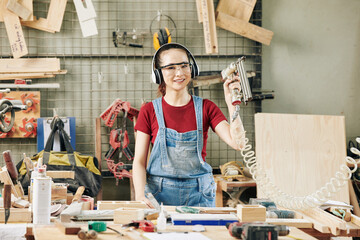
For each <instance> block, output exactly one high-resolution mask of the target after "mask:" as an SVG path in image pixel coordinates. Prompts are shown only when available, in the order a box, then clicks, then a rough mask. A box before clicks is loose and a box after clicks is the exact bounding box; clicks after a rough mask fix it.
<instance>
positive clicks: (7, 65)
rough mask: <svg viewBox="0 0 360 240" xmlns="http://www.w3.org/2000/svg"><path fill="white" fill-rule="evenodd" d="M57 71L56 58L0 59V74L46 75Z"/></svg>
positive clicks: (57, 60)
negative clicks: (41, 73)
mask: <svg viewBox="0 0 360 240" xmlns="http://www.w3.org/2000/svg"><path fill="white" fill-rule="evenodd" d="M59 70H60V59H58V58H22V59H0V73H32V72H33V73H39V72H45V73H46V72H57V71H59Z"/></svg>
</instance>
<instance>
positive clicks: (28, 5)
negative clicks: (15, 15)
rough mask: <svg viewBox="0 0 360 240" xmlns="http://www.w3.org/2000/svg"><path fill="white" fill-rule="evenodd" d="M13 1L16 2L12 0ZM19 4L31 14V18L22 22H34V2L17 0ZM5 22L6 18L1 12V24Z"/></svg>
mask: <svg viewBox="0 0 360 240" xmlns="http://www.w3.org/2000/svg"><path fill="white" fill-rule="evenodd" d="M12 1H15V0H12ZM17 3H18V4H20V5H21V6H22V7H24V8H26V9H28V10H29V11H30V12H31V14H30V16H29V17H28V18H27V19H21V20H26V21H32V20H33V19H34V15H33V0H17ZM7 8H8V7H7ZM10 8H11V7H10ZM8 9H9V8H8ZM9 10H10V11H11V9H9ZM3 21H4V17H3V14H2V12H1V11H0V22H3Z"/></svg>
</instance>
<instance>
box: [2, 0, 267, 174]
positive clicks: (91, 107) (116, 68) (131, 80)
mask: <svg viewBox="0 0 360 240" xmlns="http://www.w3.org/2000/svg"><path fill="white" fill-rule="evenodd" d="M49 2H50V1H48V0H34V4H33V6H34V15H36V16H38V17H46V14H47V9H48V7H49ZM93 4H94V7H95V10H96V14H97V17H96V25H97V28H98V35H96V36H92V37H88V38H83V37H82V33H81V29H80V24H79V20H78V17H77V14H76V10H75V6H74V4H73V1H68V2H67V5H66V10H65V15H64V18H63V23H62V26H61V30H60V32H57V33H48V32H44V31H40V30H36V29H31V28H28V27H23V32H24V37H25V40H26V43H27V48H28V51H29V54H28V55H26V56H25V57H24V58H39V57H57V58H59V59H60V62H61V69H66V70H67V74H65V75H57V76H56V77H55V78H44V79H33V82H34V83H54V82H57V83H60V88H59V89H39V91H41V102H40V105H41V114H40V115H41V117H51V116H53V112H54V109H55V111H56V113H57V114H58V115H59V116H61V117H75V118H76V149H77V151H79V152H81V153H84V154H91V155H94V154H95V118H96V117H99V116H100V114H101V113H102V112H103V111H104V110H105V109H106V108H107V107H108V106H109V105H110V104H111V103H112V102H113V100H114V99H116V98H120V99H121V100H123V101H128V102H130V103H131V105H132V106H133V107H135V108H137V109H140V106H141V104H142V102H143V101H151V100H153V99H155V98H156V97H157V96H156V89H157V85H155V84H152V83H150V79H151V60H152V55H153V54H154V52H155V49H154V48H153V39H152V34H153V33H155V32H156V31H158V30H159V28H163V27H168V28H169V29H170V31H171V35H172V39H173V41H175V42H178V43H181V44H184V45H185V46H187V47H188V48H189V50H190V51H191V52H192V53H193V55H194V56H195V58H196V60H197V63H198V65H199V67H200V71H221V70H222V69H224V68H226V67H227V66H228V65H229V64H230V63H231V62H233V61H235V60H236V59H237V58H239V57H240V56H246V57H247V60H246V62H245V69H246V71H252V72H255V73H256V76H255V77H254V78H253V79H251V82H252V88H253V91H255V92H256V91H261V90H260V89H261V64H262V52H261V44H259V43H257V42H255V41H252V40H250V39H247V38H244V37H242V36H239V35H236V34H234V33H232V32H229V31H226V30H223V29H220V28H217V37H218V50H219V51H218V54H214V55H207V54H206V53H205V45H204V34H203V28H202V25H201V24H200V23H199V22H198V18H197V11H196V3H195V1H194V0H180V1H165V0H157V1H151V0H148V1H145V0H132V1H129V0H126V1H117V0H113V1H111V0H109V1H100V0H93ZM214 6H215V8H216V6H217V1H214ZM159 15H161V17H160V21H158V18H159V17H158V16H159ZM166 16H169V17H166ZM250 22H252V23H254V24H256V25H259V26H261V0H258V1H257V3H256V5H255V9H254V12H253V14H252V17H251V19H250ZM174 23H175V24H174ZM150 25H151V27H150ZM175 25H176V26H175ZM113 31H119V32H124V31H126V32H128V33H129V35H131V34H130V33H132V34H134V33H135V34H137V35H138V36H137V38H136V39H133V38H127V39H126V40H127V41H129V42H134V43H140V44H142V45H143V48H132V47H129V46H126V45H119V46H118V47H115V46H114V43H113V36H112V33H113ZM0 57H1V58H9V57H11V52H10V47H9V43H8V39H7V36H6V30H5V26H4V24H3V23H1V22H0ZM2 83H4V82H3V81H2ZM25 90H26V89H25ZM198 92H199V96H201V97H203V98H208V99H210V100H212V101H213V102H215V103H216V104H217V105H218V106H219V107H220V109H221V110H222V111H223V113H224V114H225V116H227V117H228V112H227V107H226V104H225V101H224V96H223V89H222V84H220V83H219V84H214V85H210V86H206V87H200V88H199V91H198ZM259 111H261V102H259V101H258V102H250V103H249V104H248V105H247V106H245V105H242V107H241V117H242V120H243V123H244V127H245V129H246V131H247V136H248V137H249V139H250V142H251V143H254V113H256V112H259ZM120 117H121V115H120ZM114 127H115V126H114ZM127 130H128V131H129V138H130V142H131V143H130V148H131V149H132V150H134V134H133V123H132V122H131V121H130V120H129V121H128V122H127ZM110 131H111V129H110V128H108V127H106V126H105V125H104V124H103V122H102V127H101V139H102V157H104V155H105V153H106V151H107V150H108V148H109V144H108V141H109V133H110ZM0 143H1V150H2V151H4V150H8V149H9V150H11V151H12V154H13V156H14V159H15V160H16V161H20V159H21V156H22V153H23V152H25V153H27V155H32V154H35V153H36V140H35V139H22V140H16V139H0ZM123 160H124V162H126V161H125V158H124V157H123ZM233 160H241V155H240V153H239V152H236V151H234V150H232V149H230V148H229V147H228V146H227V145H226V144H225V143H223V142H222V141H221V140H220V139H219V138H218V137H217V136H216V134H215V133H213V132H212V131H211V130H210V131H209V138H208V147H207V161H208V162H209V163H210V164H211V165H212V166H213V167H215V168H216V167H218V166H219V165H220V164H224V163H226V162H228V161H233ZM0 162H2V159H1V161H0ZM102 168H103V169H106V163H105V162H103V163H102Z"/></svg>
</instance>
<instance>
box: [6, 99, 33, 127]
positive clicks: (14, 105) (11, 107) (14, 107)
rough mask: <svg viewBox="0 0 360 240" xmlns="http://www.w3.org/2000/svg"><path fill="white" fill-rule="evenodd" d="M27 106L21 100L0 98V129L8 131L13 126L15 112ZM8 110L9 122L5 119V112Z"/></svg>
mask: <svg viewBox="0 0 360 240" xmlns="http://www.w3.org/2000/svg"><path fill="white" fill-rule="evenodd" d="M26 109H27V107H26V106H25V105H22V103H21V101H18V100H8V99H3V100H0V131H1V132H5V133H7V132H9V131H11V129H12V127H13V126H14V122H15V112H18V111H21V110H26ZM8 112H10V120H9V122H6V121H5V118H6V113H8Z"/></svg>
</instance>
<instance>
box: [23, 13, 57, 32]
mask: <svg viewBox="0 0 360 240" xmlns="http://www.w3.org/2000/svg"><path fill="white" fill-rule="evenodd" d="M21 25H23V26H25V27H30V28H35V29H38V30H41V31H45V32H49V33H55V30H53V29H50V28H49V26H48V21H47V19H45V18H37V17H36V16H34V20H32V21H21Z"/></svg>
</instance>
